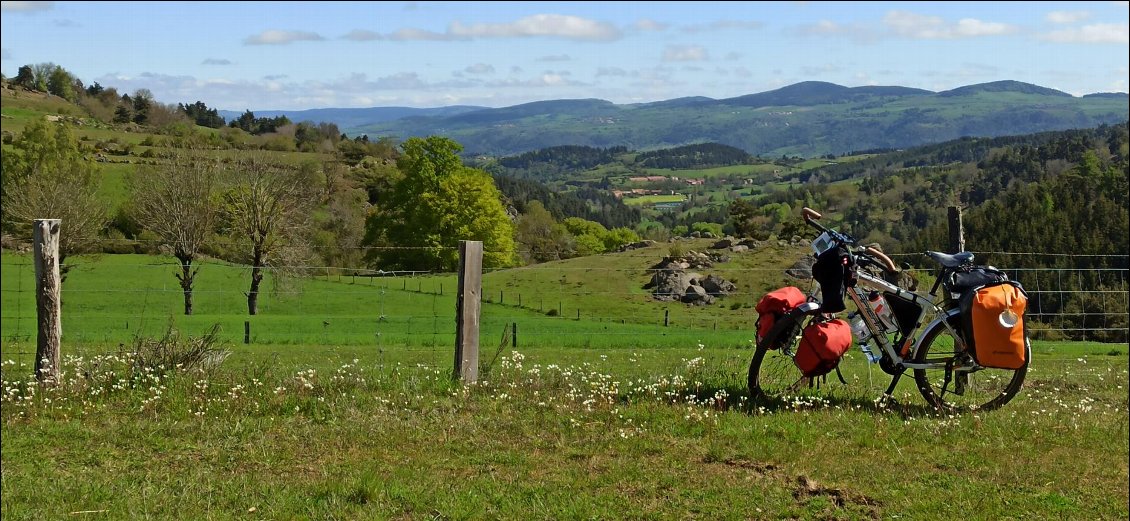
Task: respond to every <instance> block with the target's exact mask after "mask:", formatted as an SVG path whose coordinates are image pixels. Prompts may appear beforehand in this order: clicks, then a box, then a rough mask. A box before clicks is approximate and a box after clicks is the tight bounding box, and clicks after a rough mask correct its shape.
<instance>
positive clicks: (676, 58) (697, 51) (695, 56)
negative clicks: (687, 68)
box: [663, 45, 709, 62]
mask: <svg viewBox="0 0 1130 521" xmlns="http://www.w3.org/2000/svg"><path fill="white" fill-rule="evenodd" d="M707 59H709V58H708V57H707V53H706V48H705V47H702V46H701V45H668V46H667V48H666V49H664V50H663V61H665V62H700V61H706V60H707Z"/></svg>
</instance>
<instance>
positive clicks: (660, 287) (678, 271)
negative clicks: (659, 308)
mask: <svg viewBox="0 0 1130 521" xmlns="http://www.w3.org/2000/svg"><path fill="white" fill-rule="evenodd" d="M728 260H729V258H728V257H726V256H724V255H721V254H715V253H711V254H705V253H699V252H694V251H690V252H687V253H686V254H684V255H682V256H680V257H678V258H672V257H665V258H664V259H663V260H662V261H660V262H659V263H658V264H656V265H655V266H652V268H651V270H652V276H651V281H649V282H648V283H647V284H646V285H645V286H644V289H650V290H652V296H654V297H655V299H656V300H660V301H665V302H671V301H676V300H677V301H680V302H685V303H688V304H693V305H703V306H704V305H709V304H713V303H714V300H715V299H716V298H718V297H721V296H723V295H728V294H730V293H733V292H734V291H737V286H736V285H735V284H734V283H733V282H730V281H728V280H726V279H724V278H722V277H719V276H717V275H713V274H709V275H706V276H705V277H704V276H703V275H702V274H701V273H699V272H697V271H688V270H700V269H705V268H710V267H713V266H714V263H715V262H726V261H728Z"/></svg>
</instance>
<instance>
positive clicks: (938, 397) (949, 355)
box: [914, 316, 1032, 412]
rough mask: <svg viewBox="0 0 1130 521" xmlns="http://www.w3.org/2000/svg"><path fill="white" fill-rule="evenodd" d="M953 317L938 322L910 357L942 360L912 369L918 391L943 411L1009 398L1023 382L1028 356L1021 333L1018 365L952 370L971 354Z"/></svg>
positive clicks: (980, 407)
mask: <svg viewBox="0 0 1130 521" xmlns="http://www.w3.org/2000/svg"><path fill="white" fill-rule="evenodd" d="M960 331H961V328H960V324H959V323H958V319H957V317H956V316H955V317H952V318H951V319H950V320H949V325H948V326H947V325H946V324H944V323H939V324H938V325H937V326H935V327H934V329H932V330H931V331H930V332H929V333H928V334H927V335H926V337H925V338H924V339H923V340H922V346H921V347H920V348H919V349H918V353H917V354H916V355H915V357H914V362H915V363H945V364H947V367H942V368H938V369H915V370H914V381H915V383H916V384H918V392H920V393H922V397H923V398H925V399H926V402H927V403H929V404H930V405H932V406H933V407H934V408H936V409H939V410H942V411H947V412H957V411H991V410H993V409H997V408H1000V407H1001V406H1003V405H1004V404H1006V403H1008V402H1009V401H1011V400H1012V399H1013V398H1015V397H1016V394H1017V393H1019V392H1020V388H1021V387H1022V386H1023V385H1024V377H1025V375H1027V373H1028V361H1031V359H1032V345H1031V343H1030V342H1029V340H1028V336H1027V334H1025V336H1024V348H1025V357H1024V359H1025V360H1026V361H1025V363H1024V365H1023V366H1022V367H1020V368H1019V369H995V368H988V367H982V368H979V369H977V370H975V371H968V372H964V371H959V370H953V368H954V367H961V366H966V367H967V366H969V365H971V364H972V363H973V361H972V357H970V355H969V354H968V353H967V352H966V350H965V342H964V340H963V339H962V338H961V333H960Z"/></svg>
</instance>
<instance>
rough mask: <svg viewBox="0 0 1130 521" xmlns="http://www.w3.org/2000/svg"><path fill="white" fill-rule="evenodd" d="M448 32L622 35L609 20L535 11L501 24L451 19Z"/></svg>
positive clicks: (485, 35)
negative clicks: (464, 22)
mask: <svg viewBox="0 0 1130 521" xmlns="http://www.w3.org/2000/svg"><path fill="white" fill-rule="evenodd" d="M447 32H448V34H451V35H455V36H461V37H468V38H515V37H531V36H547V37H554V38H564V39H567V40H584V41H611V40H618V39H620V38H621V37H622V36H623V34H622V33H621V32H620V30H619V29H617V28H615V27H613V26H612V25H610V24H607V23H604V22H598V21H595V20H589V19H586V18H580V17H577V16H569V15H559V14H537V15H533V16H527V17H525V18H522V19H520V20H516V21H514V22H510V23H500V24H472V25H464V24H462V23H460V22H452V23H451V25H450V26H449V27H448V30H447Z"/></svg>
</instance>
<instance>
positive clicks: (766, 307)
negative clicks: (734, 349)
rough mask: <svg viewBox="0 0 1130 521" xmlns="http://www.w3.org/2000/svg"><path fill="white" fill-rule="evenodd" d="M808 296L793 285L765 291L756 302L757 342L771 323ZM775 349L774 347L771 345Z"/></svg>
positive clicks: (765, 333) (771, 326)
mask: <svg viewBox="0 0 1130 521" xmlns="http://www.w3.org/2000/svg"><path fill="white" fill-rule="evenodd" d="M807 300H808V298H807V297H805V296H804V292H802V291H801V290H800V289H799V288H796V287H793V286H786V287H783V288H780V289H776V290H773V291H770V292H769V293H766V294H765V296H764V297H761V300H759V301H758V302H757V307H756V308H755V309H756V310H757V322H756V323H755V324H756V326H757V342H758V343H761V339H762V338H764V337H765V335H767V334H768V333H769V330H770V329H772V328H773V324H775V323H776V322H777V320H778V319H780V318H781V317H782V316H784V314H785V313H788V312H789V311H791V310H792V309H793V308H795V307H797V306H799V305H801V304H804V303H805V301H807ZM771 348H773V349H775V348H776V347H775V346H773V347H771Z"/></svg>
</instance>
